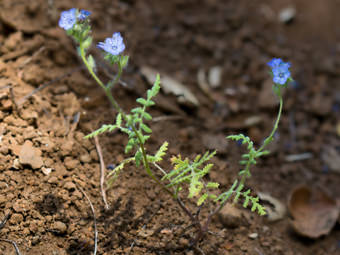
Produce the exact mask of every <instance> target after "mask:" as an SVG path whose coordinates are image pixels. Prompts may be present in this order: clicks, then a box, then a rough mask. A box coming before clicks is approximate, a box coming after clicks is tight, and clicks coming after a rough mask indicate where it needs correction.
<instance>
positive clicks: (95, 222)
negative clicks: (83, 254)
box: [77, 185, 98, 255]
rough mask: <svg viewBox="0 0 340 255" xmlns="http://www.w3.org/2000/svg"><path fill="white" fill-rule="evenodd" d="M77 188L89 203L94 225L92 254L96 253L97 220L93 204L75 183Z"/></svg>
mask: <svg viewBox="0 0 340 255" xmlns="http://www.w3.org/2000/svg"><path fill="white" fill-rule="evenodd" d="M77 187H78V189H79V190H80V191H81V193H83V195H84V196H85V197H86V199H87V201H88V202H89V204H90V207H91V211H92V214H93V225H94V251H93V255H96V254H97V242H98V230H97V220H96V213H95V211H94V208H93V205H92V203H91V200H90V198H89V197H88V196H87V195H86V193H85V191H84V190H83V189H82V188H81V187H80V186H79V185H77Z"/></svg>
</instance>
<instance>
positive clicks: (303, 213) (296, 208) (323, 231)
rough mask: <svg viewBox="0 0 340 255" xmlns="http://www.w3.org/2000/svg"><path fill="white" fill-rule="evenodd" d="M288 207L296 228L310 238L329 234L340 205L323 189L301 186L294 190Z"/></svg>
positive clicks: (292, 222)
mask: <svg viewBox="0 0 340 255" xmlns="http://www.w3.org/2000/svg"><path fill="white" fill-rule="evenodd" d="M288 208H289V211H290V213H291V215H292V216H293V220H292V221H291V224H292V226H293V228H294V230H295V231H296V232H297V233H298V234H300V235H302V236H306V237H309V238H313V239H315V238H318V237H320V236H322V235H327V234H328V233H329V232H330V231H331V229H332V228H333V226H334V225H335V223H336V221H337V219H338V215H339V207H338V206H337V203H336V201H335V200H334V199H333V198H331V197H330V196H329V195H328V194H327V193H326V192H324V191H323V190H322V189H320V188H319V189H312V188H309V187H307V186H300V187H298V188H296V189H295V190H293V192H292V194H291V196H290V198H289V201H288Z"/></svg>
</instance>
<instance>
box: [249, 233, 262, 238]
mask: <svg viewBox="0 0 340 255" xmlns="http://www.w3.org/2000/svg"><path fill="white" fill-rule="evenodd" d="M258 236H259V234H258V233H251V234H249V235H248V237H249V238H250V239H256V238H257V237H258Z"/></svg>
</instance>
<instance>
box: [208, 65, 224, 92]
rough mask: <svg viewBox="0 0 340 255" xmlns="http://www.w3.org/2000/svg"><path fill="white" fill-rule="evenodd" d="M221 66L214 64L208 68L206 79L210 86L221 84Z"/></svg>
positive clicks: (214, 86)
mask: <svg viewBox="0 0 340 255" xmlns="http://www.w3.org/2000/svg"><path fill="white" fill-rule="evenodd" d="M221 77H222V67H220V66H214V67H212V68H211V69H210V70H209V75H208V81H209V84H210V86H211V87H213V88H217V87H219V86H220V85H221Z"/></svg>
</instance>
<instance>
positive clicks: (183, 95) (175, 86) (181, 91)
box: [141, 66, 199, 106]
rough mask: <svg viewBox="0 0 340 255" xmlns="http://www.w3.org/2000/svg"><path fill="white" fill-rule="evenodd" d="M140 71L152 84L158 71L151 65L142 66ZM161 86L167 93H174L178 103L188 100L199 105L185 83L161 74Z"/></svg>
mask: <svg viewBox="0 0 340 255" xmlns="http://www.w3.org/2000/svg"><path fill="white" fill-rule="evenodd" d="M141 73H142V74H143V75H144V76H145V77H146V79H147V80H148V82H149V83H151V84H153V83H154V82H155V80H156V76H157V74H158V73H159V72H158V71H156V70H154V69H152V68H151V67H148V66H143V67H142V68H141ZM161 88H162V89H163V91H164V92H165V93H167V94H168V93H172V94H174V95H176V96H177V97H178V101H179V102H180V103H183V102H184V103H185V102H190V103H192V104H193V105H195V106H198V105H199V102H198V100H197V98H196V97H195V96H194V94H193V93H192V92H191V91H190V90H189V89H188V88H187V87H186V86H185V85H183V84H182V83H180V82H179V81H177V80H175V79H174V78H172V77H170V76H168V75H165V74H161Z"/></svg>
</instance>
